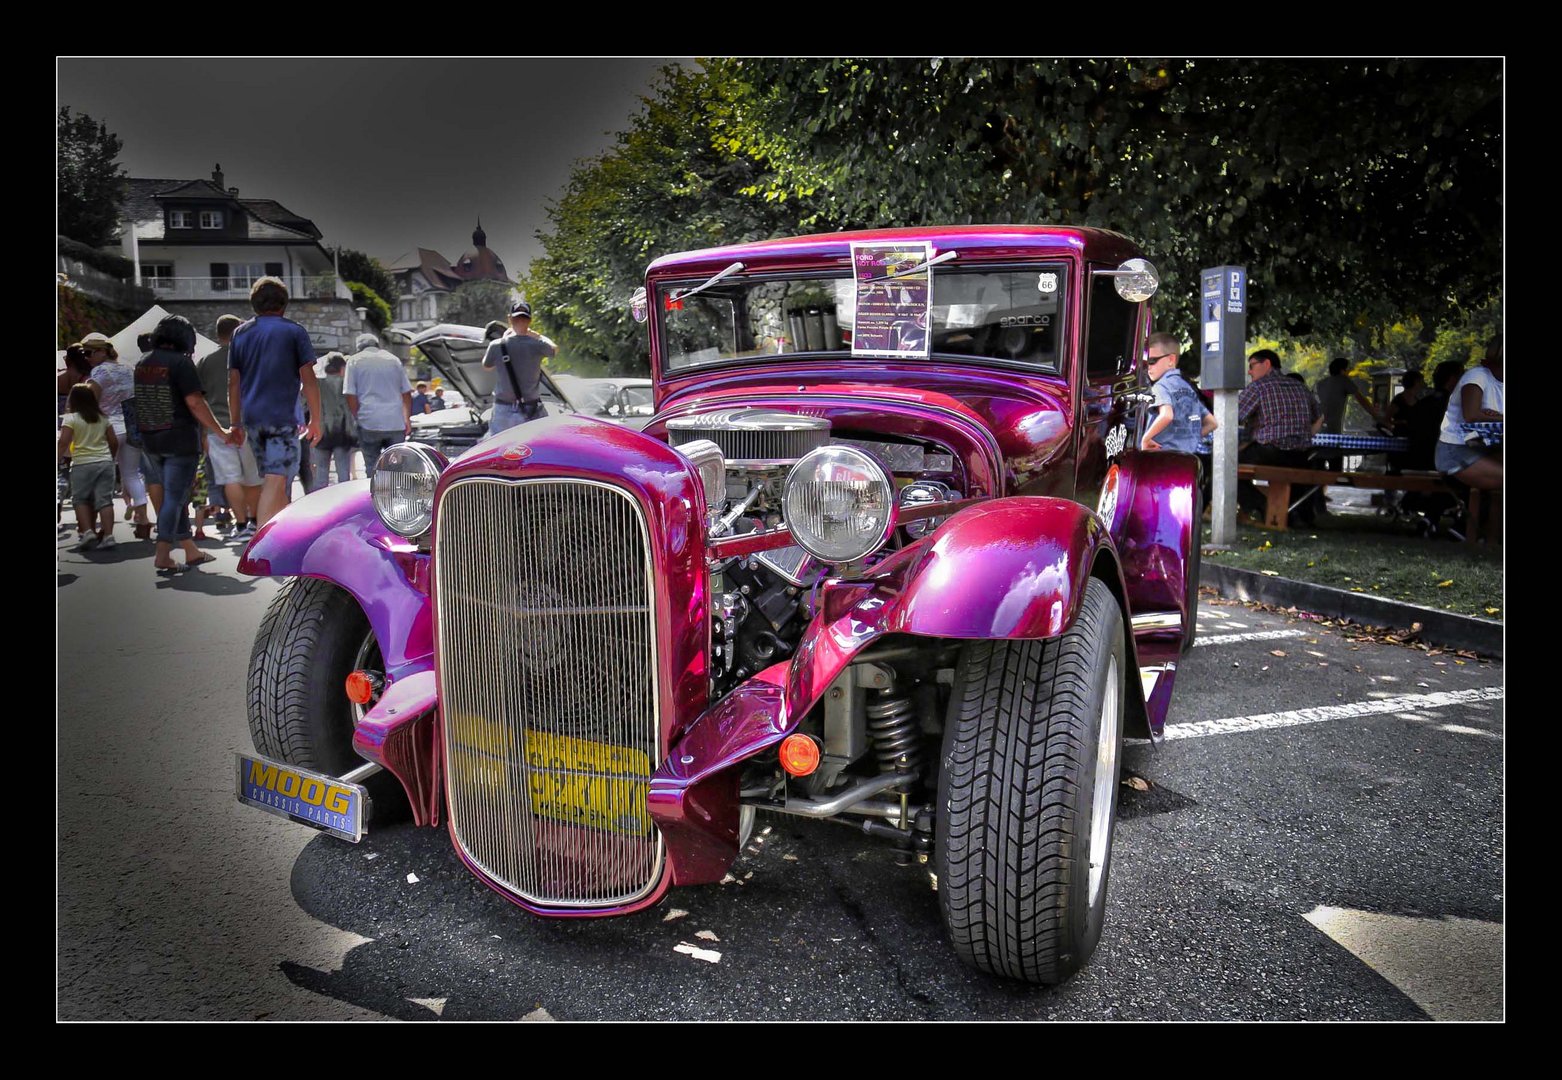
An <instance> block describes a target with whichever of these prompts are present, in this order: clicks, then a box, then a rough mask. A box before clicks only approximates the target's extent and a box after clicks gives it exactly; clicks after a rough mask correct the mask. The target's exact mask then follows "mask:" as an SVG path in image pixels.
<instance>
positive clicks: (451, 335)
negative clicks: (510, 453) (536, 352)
mask: <svg viewBox="0 0 1562 1080" xmlns="http://www.w3.org/2000/svg"><path fill="white" fill-rule="evenodd" d="M411 344H413V345H416V346H417V347H418V348H419V349H421V350H422V351H423V355H424V356H427V357H428V359H429V363H431V364H432V365H433V366H434V369H435V370H436V371H437V372H438V373H439V375H440V377H441V378H442V379H443V380H444V385H445V407H444V408H443V409H439V410H437V411H435V412H431V413H424V414H423V415H421V416H414V417H413V418H412V437H413V438H414V439H416V440H417V441H420V442H426V443H427V444H428V445H430V446H432V447H434V448H435V449H436V450H438V451H439V452H440V453H442V454H444V455H445V456H446V457H456V456H458V455H460V454H462V453H465V452H466V451H467V450H468V449H470V448H471V447H473V446H475V445H477V443H478V442H479V441H481V440H482V439H483V438H484V437H485V436H486V435H487V434H488V419H489V417H490V416H491V415H492V413H493V401H494V379H495V376H496V375H498V374H499V373H498V372H495V371H490V370H488V369H486V368H484V367H483V354H484V352H485V351H486V349H487V345H486V344H485V343H484V341H483V330H482V327H479V326H460V325H457V324H452V323H442V324H441V325H439V326H434V327H430V328H429V329H427V330H425V331H423V332H422V333H420V334H418V335H416V336H415V337H413V338H412V341H411ZM541 390H542V402H543V407H544V409H545V410H546V412H547V414H548V415H549V416H559V415H562V414H565V413H573V412H575V411H576V409H575V406H574V404H573V403H572V402H571V401H570V400H569V399H568V398H567V397H565V396H564V393H563V391H561V390H560V389H559V387H558V384H557V383H555V382H554V381H553V379H552V378H551V377H550V376H549V375H548V374H547V373H546V372H544V373H543V378H542V384H541Z"/></svg>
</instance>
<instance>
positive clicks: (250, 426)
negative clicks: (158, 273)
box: [228, 277, 320, 528]
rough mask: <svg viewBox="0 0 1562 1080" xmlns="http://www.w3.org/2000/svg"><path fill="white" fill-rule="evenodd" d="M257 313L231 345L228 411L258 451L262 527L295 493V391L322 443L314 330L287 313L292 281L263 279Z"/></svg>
mask: <svg viewBox="0 0 1562 1080" xmlns="http://www.w3.org/2000/svg"><path fill="white" fill-rule="evenodd" d="M249 300H250V307H252V308H254V309H255V317H254V318H253V319H251V320H250V321H249V322H247V323H245V324H244V325H243V326H241V327H239V328H238V330H236V331H234V334H233V344H232V345H230V346H229V347H228V415H229V416H230V417H232V420H233V426H234V428H236V429H238V430H240V431H242V432H243V437H244V438H245V439H246V440H248V441H249V443H250V445H251V446H252V447H253V448H254V451H255V464H256V466H258V467H259V469H260V473H261V476H262V481H261V488H260V506H259V508H258V515H257V518H256V520H257V522H258V523H259V527H261V528H264V527H265V526H266V523H267V522H268V521H270V520H271V519H272V518H274V517H276V516H277V514H278V512H280V511H281V510H282V508H283V507H285V506H286V505H287V504H288V503H289V502H291V501H292V498H293V477H295V476H297V475H298V464H299V460H300V454H299V440H298V429H299V416H298V391H299V387H300V386H302V387H303V391H304V399H305V401H307V402H308V405H309V423H308V425H307V427H306V436H305V437H306V438H307V439H308V440H309V442H310V443H311V444H312V445H314V444H318V443H319V442H320V386H319V383H318V382H317V381H316V379H315V347H314V344H313V343H312V342H310V340H309V331H307V330H305V329H304V328H303V327H302V326H299V325H298V324H297V323H296V322H294V321H293V320H292V319H289V318H287V317H286V316H284V314H283V312H285V311H286V310H287V301H288V292H287V286H286V285H285V284H283V282H282V280H281V279H280V278H274V277H263V278H261V279H260V280H259V281H257V282H255V284H254V286H253V287H252V288H251V289H250V293H249Z"/></svg>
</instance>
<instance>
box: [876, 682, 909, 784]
mask: <svg viewBox="0 0 1562 1080" xmlns="http://www.w3.org/2000/svg"><path fill="white" fill-rule="evenodd" d="M867 713H868V736H869V737H870V738H871V739H872V740H873V751H874V754H875V755H876V756H877V757H878V759H879V771H880V772H894V771H895V770H896V769H897V768H899V767H900V761H901V758H905V759H906V768H907V769H908V770H910V771H912V772H920V771H921V768H922V733H921V730H920V728H919V726H918V724H917V718H916V708H915V706H913V705H912V704H911V698H910V697H908V696H906V695H904V694H901V695H897V694H896V692H895V687H893V686H886V687H885V688H884V689H882V690H875V691H874V692H873V700H872V701H870V702H869V703H868V707H867Z"/></svg>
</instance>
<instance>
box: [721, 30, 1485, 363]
mask: <svg viewBox="0 0 1562 1080" xmlns="http://www.w3.org/2000/svg"><path fill="white" fill-rule="evenodd" d="M713 77H716V78H721V79H724V80H726V81H727V82H729V83H732V84H736V85H737V86H739V87H740V88H741V91H740V93H739V94H738V97H739V99H740V100H741V107H738V108H733V109H731V110H729V112H728V113H727V115H725V116H723V117H720V118H719V120H718V129H719V130H718V132H717V137H718V139H719V140H721V141H722V144H723V145H724V146H725V148H726V149H727V150H728V151H730V152H732V153H734V154H743V155H746V156H747V157H748V158H749V159H750V160H752V161H754V162H756V163H757V164H761V165H762V166H763V168H764V177H765V179H764V180H763V181H762V182H761V183H759V184H756V185H755V186H754V187H753V189H752V192H753V194H754V195H755V196H756V197H758V198H760V199H766V200H770V201H772V202H777V201H781V200H784V199H797V198H802V199H804V200H807V202H808V205H809V206H811V207H812V208H813V211H814V212H813V213H811V214H805V215H802V216H801V220H800V221H799V224H800V225H802V226H804V227H806V228H809V229H821V230H823V229H834V228H860V227H873V226H891V225H921V224H939V223H964V222H977V221H988V222H1026V223H1038V224H1069V225H1096V226H1102V227H1106V228H1111V229H1115V230H1117V231H1119V232H1124V233H1127V234H1129V235H1131V236H1132V237H1134V238H1135V239H1136V240H1138V241H1139V242H1140V244H1141V245H1142V246H1143V247H1144V248H1145V250H1146V251H1147V253H1148V254H1149V255H1150V257H1151V259H1152V261H1154V262H1156V264H1157V265H1158V267H1159V268H1160V269H1161V271H1162V276H1163V282H1164V285H1163V295H1162V296H1161V297H1160V298H1158V301H1157V308H1158V310H1159V312H1160V313H1161V318H1160V320H1159V321H1160V323H1161V325H1163V326H1166V325H1172V326H1176V325H1188V326H1191V324H1192V319H1193V316H1194V308H1193V299H1194V297H1193V293H1194V290H1195V289H1196V287H1197V273H1198V270H1199V269H1200V268H1201V267H1204V266H1214V265H1222V264H1228V263H1229V264H1242V265H1245V266H1247V267H1248V270H1249V274H1250V281H1251V283H1252V285H1251V289H1252V312H1251V314H1250V318H1249V325H1250V327H1252V328H1253V329H1254V330H1255V332H1269V333H1278V332H1285V333H1289V334H1307V333H1321V332H1330V333H1357V334H1365V333H1367V332H1369V330H1370V328H1371V327H1373V326H1374V325H1376V324H1380V323H1383V322H1386V321H1390V320H1392V319H1393V318H1394V317H1395V316H1397V315H1399V314H1400V313H1403V312H1415V313H1419V314H1420V315H1421V316H1422V317H1423V318H1424V319H1425V320H1426V321H1427V324H1428V325H1432V324H1434V323H1437V322H1441V321H1443V320H1444V319H1445V318H1447V317H1450V316H1453V315H1455V314H1457V312H1458V310H1459V309H1461V308H1463V307H1466V306H1474V305H1476V304H1479V303H1480V302H1482V301H1484V300H1485V299H1486V298H1488V297H1490V296H1493V295H1495V294H1496V293H1497V291H1498V289H1499V286H1500V275H1501V265H1502V264H1501V240H1502V205H1501V194H1502V173H1501V164H1502V157H1501V153H1502V147H1501V131H1502V115H1501V114H1502V81H1501V79H1502V66H1501V63H1500V62H1499V61H1487V60H1367V61H1362V60H1351V61H1310V60H1237V61H1225V60H1219V61H1217V60H1178V61H1173V60H1044V61H1030V60H940V59H933V60H810V61H795V60H779V59H777V60H769V59H762V60H742V61H723V62H719V63H715V64H714V75H713ZM1168 316H1169V320H1168Z"/></svg>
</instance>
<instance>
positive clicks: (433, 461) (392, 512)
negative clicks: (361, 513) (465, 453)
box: [369, 442, 450, 538]
mask: <svg viewBox="0 0 1562 1080" xmlns="http://www.w3.org/2000/svg"><path fill="white" fill-rule="evenodd" d="M448 464H450V462H449V461H447V460H446V458H445V456H444V455H443V454H441V453H440V452H439V451H437V450H435V449H433V448H432V447H428V446H424V445H423V444H422V443H411V442H404V443H397V444H396V445H395V446H388V447H386V448H385V452H384V453H382V454H381V455H380V461H379V464H377V465H376V466H375V467H374V479H373V480H372V481H371V482H370V484H369V491H370V494H371V495H373V497H374V509H375V512H376V513H378V514H379V515H380V520H381V521H383V522H385V527H386V528H387V529H390V530H391V531H392V532H394V533H398V534H400V535H401V536H405V537H408V538H411V537H418V536H422V535H423V534H424V533H426V532H428V531H429V528H430V527H431V526H432V525H433V524H434V485H435V484H437V483H438V482H439V474H440V473H441V472H443V471H444V469H445V466H446V465H448Z"/></svg>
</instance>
